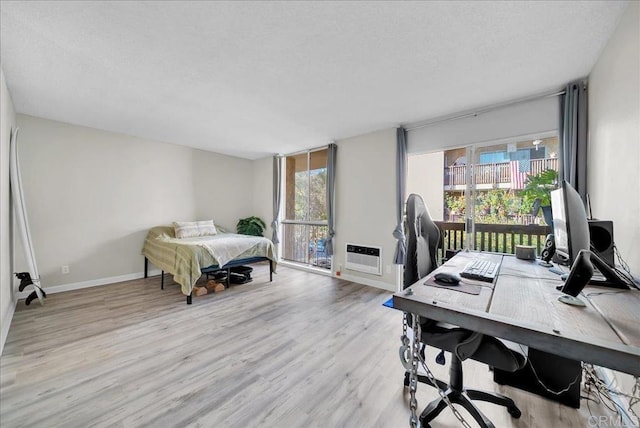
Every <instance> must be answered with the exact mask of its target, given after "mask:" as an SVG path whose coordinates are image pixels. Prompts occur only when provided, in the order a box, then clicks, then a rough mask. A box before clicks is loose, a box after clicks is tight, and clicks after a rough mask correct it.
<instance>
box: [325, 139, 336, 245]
mask: <svg viewBox="0 0 640 428" xmlns="http://www.w3.org/2000/svg"><path fill="white" fill-rule="evenodd" d="M337 153H338V146H337V145H336V144H335V143H331V144H329V146H328V147H327V225H328V226H329V231H328V232H327V241H326V242H325V244H324V249H325V252H326V254H327V256H332V255H333V236H334V235H335V230H334V220H335V213H336V192H335V184H336V154H337Z"/></svg>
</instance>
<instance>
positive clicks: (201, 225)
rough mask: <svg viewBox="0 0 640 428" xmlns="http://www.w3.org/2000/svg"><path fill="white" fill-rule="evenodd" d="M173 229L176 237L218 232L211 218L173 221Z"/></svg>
mask: <svg viewBox="0 0 640 428" xmlns="http://www.w3.org/2000/svg"><path fill="white" fill-rule="evenodd" d="M173 229H174V230H175V232H176V238H193V237H196V236H210V235H215V234H217V233H218V231H217V230H216V226H215V225H214V224H213V220H205V221H174V222H173Z"/></svg>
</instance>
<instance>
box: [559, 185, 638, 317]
mask: <svg viewBox="0 0 640 428" xmlns="http://www.w3.org/2000/svg"><path fill="white" fill-rule="evenodd" d="M551 210H552V213H553V233H554V239H555V245H556V254H557V255H558V257H559V259H560V260H561V261H562V262H563V263H565V264H567V265H569V266H571V271H570V272H569V275H568V277H567V279H566V280H565V283H564V286H562V288H561V291H562V292H563V293H565V294H566V295H565V296H561V298H560V299H559V300H560V301H561V302H563V303H567V304H572V305H580V306H584V303H582V302H581V301H580V300H579V299H577V296H578V294H579V293H580V292H581V291H582V289H583V288H584V287H585V286H586V285H587V283H589V282H590V281H591V277H592V276H593V272H594V265H595V267H596V268H598V270H599V271H600V272H601V273H602V274H603V275H604V276H605V278H606V280H605V281H603V282H601V283H600V284H599V285H605V286H609V287H615V288H628V286H627V283H628V281H625V280H624V278H622V277H621V276H620V275H619V274H618V273H617V272H616V271H615V270H614V269H612V268H611V267H610V266H609V265H608V264H606V262H605V261H604V260H602V259H601V258H600V257H599V256H598V255H597V254H595V253H594V252H592V251H589V250H590V246H591V238H590V234H589V221H588V220H587V211H586V209H585V207H584V204H583V202H582V198H581V197H580V194H578V192H577V191H576V190H575V189H574V188H573V187H572V186H571V185H570V184H569V183H567V182H566V181H563V182H562V185H561V187H560V188H559V189H557V190H553V191H552V192H551ZM591 282H593V281H591ZM569 296H571V297H573V298H569Z"/></svg>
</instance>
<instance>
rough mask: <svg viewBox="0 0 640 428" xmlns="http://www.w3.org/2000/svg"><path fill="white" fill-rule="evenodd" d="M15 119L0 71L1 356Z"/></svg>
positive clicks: (8, 306)
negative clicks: (11, 150)
mask: <svg viewBox="0 0 640 428" xmlns="http://www.w3.org/2000/svg"><path fill="white" fill-rule="evenodd" d="M15 123H16V117H15V113H14V110H13V102H12V101H11V95H10V94H9V90H8V89H7V82H6V81H5V79H4V71H2V69H0V334H1V336H0V354H1V353H2V348H3V347H4V342H5V339H6V337H7V333H9V325H10V323H11V317H12V316H13V310H14V307H15V302H14V295H13V278H12V275H11V272H12V269H11V264H12V257H11V248H12V234H11V194H10V192H9V139H10V135H11V128H13V127H15Z"/></svg>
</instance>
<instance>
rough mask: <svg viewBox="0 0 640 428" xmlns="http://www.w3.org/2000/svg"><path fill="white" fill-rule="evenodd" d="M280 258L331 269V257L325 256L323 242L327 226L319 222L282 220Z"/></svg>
mask: <svg viewBox="0 0 640 428" xmlns="http://www.w3.org/2000/svg"><path fill="white" fill-rule="evenodd" d="M282 226H283V227H282V229H283V240H282V243H283V245H282V249H283V251H282V252H283V255H282V258H283V259H285V260H288V261H292V262H296V263H303V264H306V265H311V266H316V267H320V268H324V269H331V258H330V257H328V256H327V253H326V249H325V242H326V238H327V232H328V230H329V229H328V227H327V225H326V224H322V223H320V222H295V221H292V220H285V221H283V222H282Z"/></svg>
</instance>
